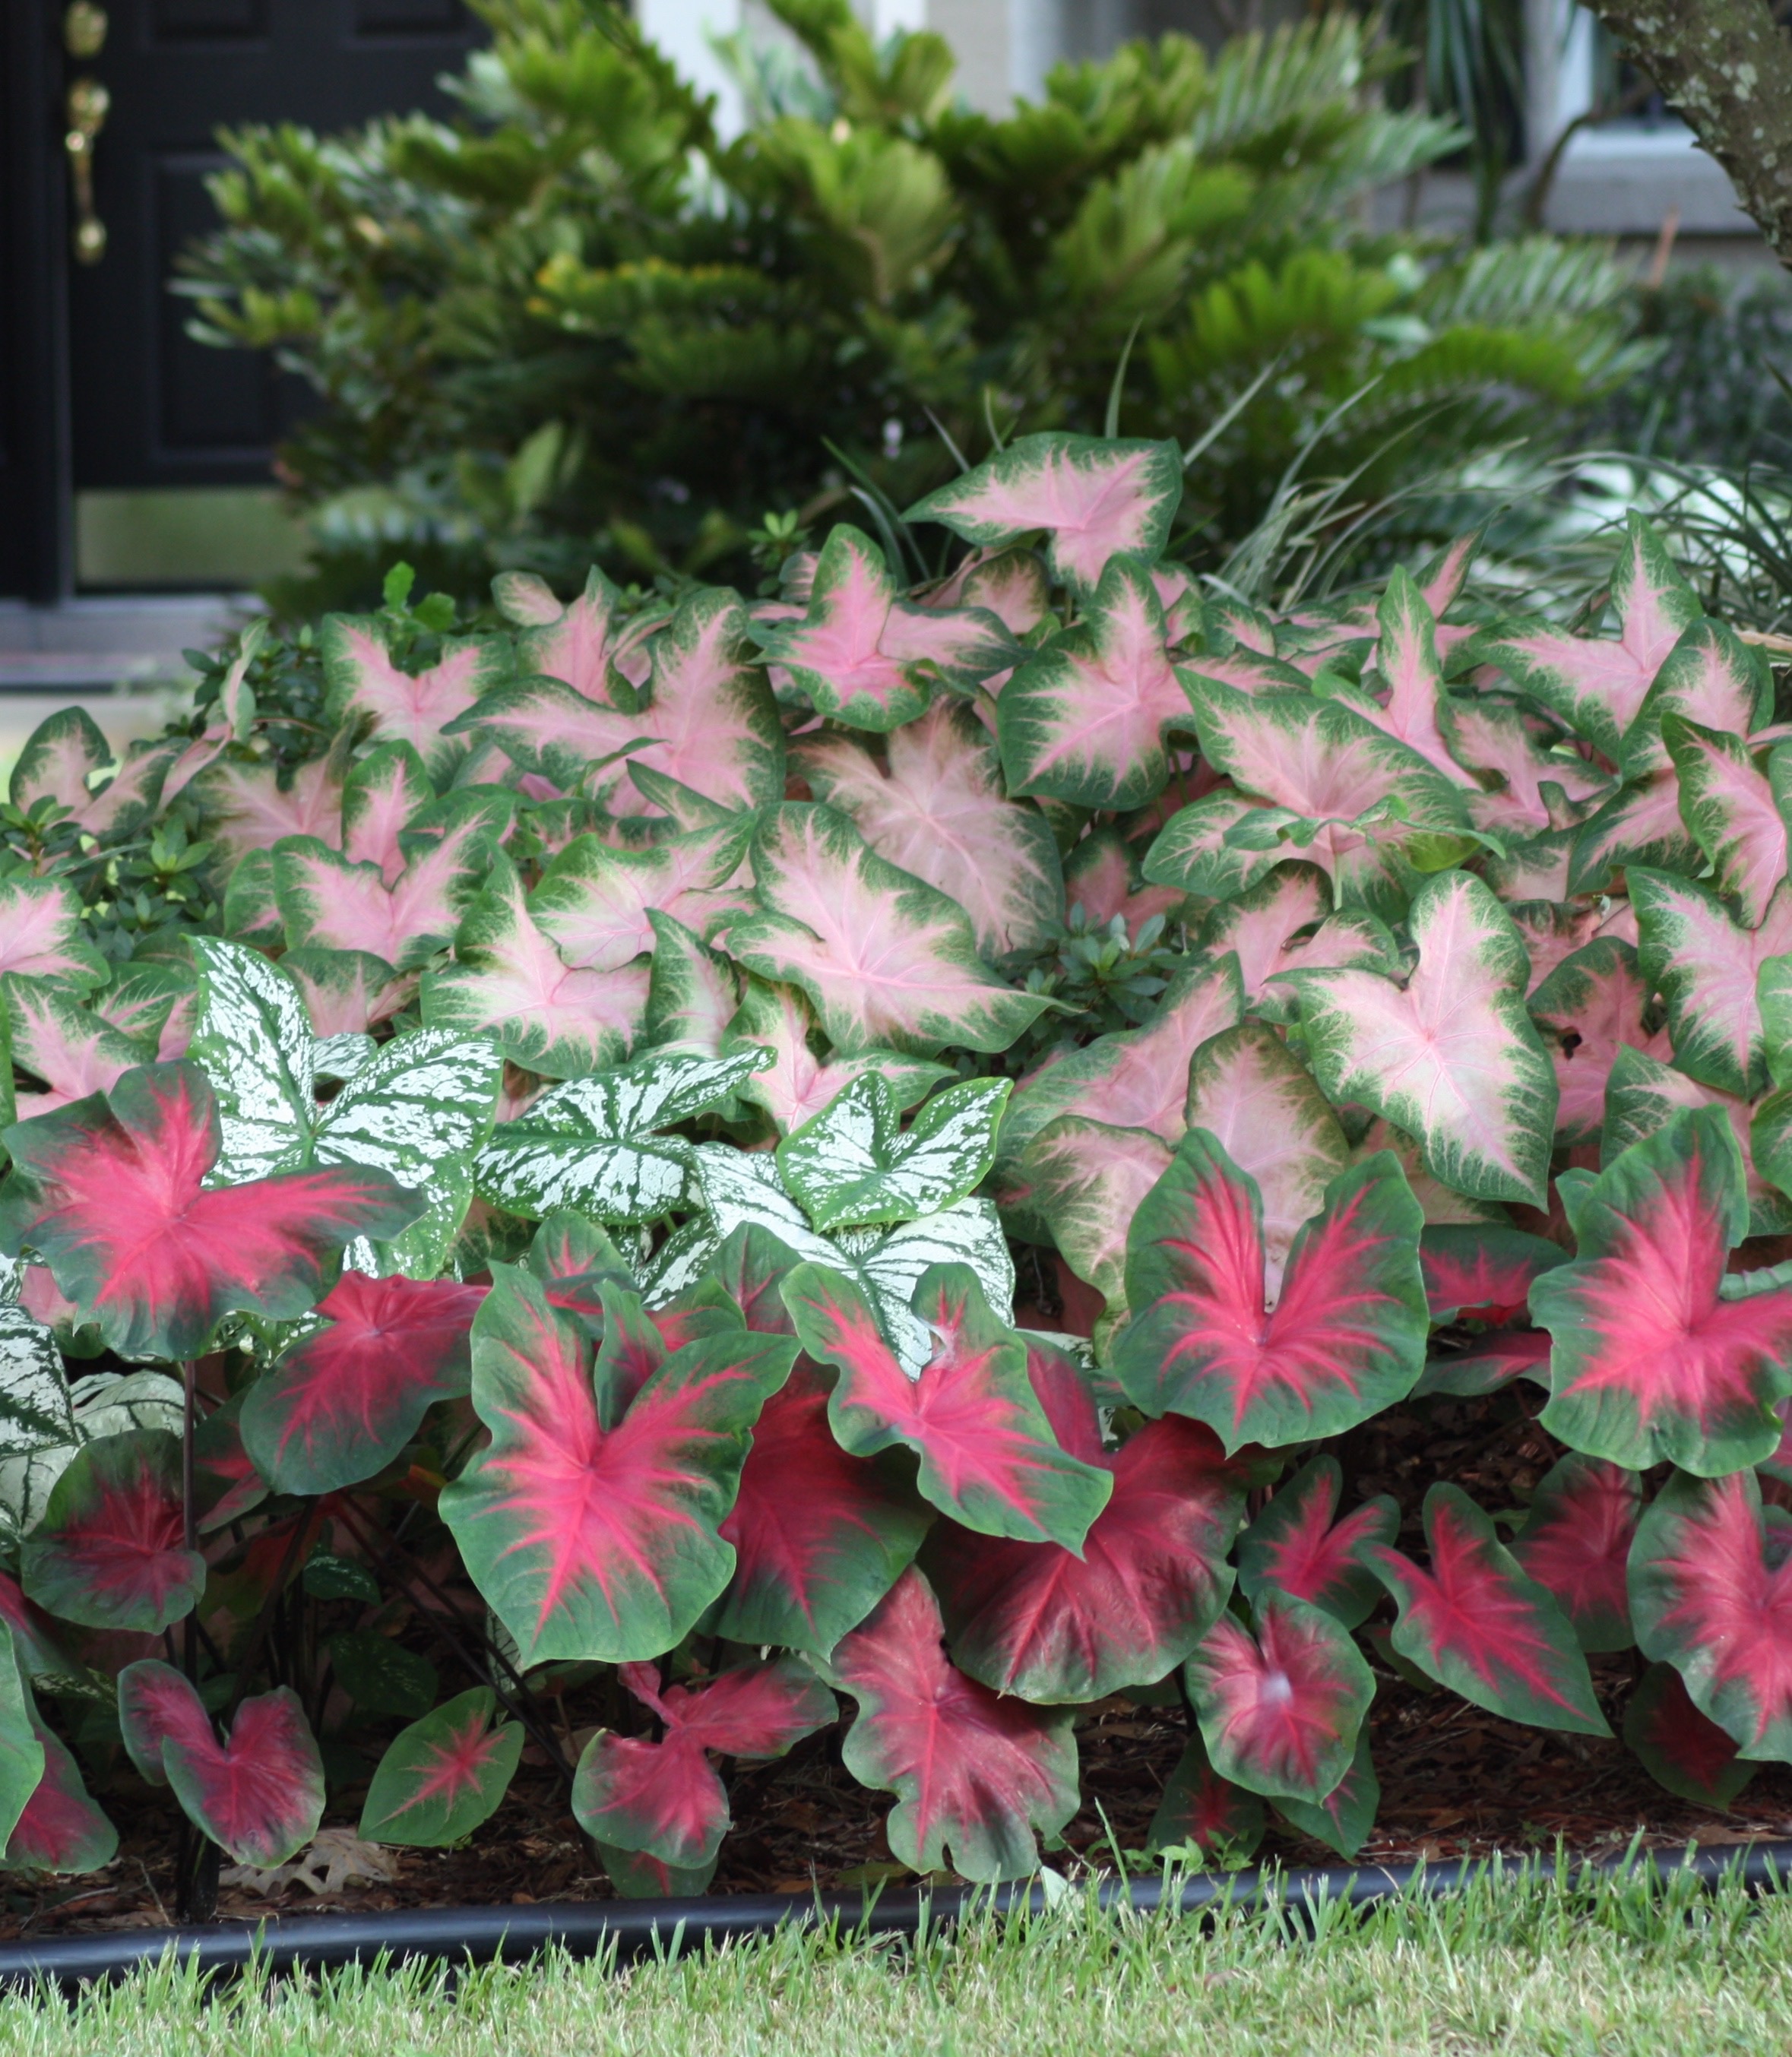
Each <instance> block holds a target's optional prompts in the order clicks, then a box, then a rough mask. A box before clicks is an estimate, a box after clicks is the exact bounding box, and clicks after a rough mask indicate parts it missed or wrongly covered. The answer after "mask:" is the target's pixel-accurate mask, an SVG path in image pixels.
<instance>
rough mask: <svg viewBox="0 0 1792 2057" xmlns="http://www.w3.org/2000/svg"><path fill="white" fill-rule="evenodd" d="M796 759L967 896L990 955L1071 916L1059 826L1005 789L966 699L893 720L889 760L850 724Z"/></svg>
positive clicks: (980, 944) (1022, 945)
mask: <svg viewBox="0 0 1792 2057" xmlns="http://www.w3.org/2000/svg"><path fill="white" fill-rule="evenodd" d="M792 759H793V762H794V763H795V765H796V767H797V768H798V769H799V771H801V772H802V774H803V777H804V778H806V779H807V780H808V782H809V785H810V787H811V791H813V792H814V794H815V797H816V799H819V800H823V801H825V802H826V803H827V804H828V805H829V806H830V807H836V808H838V809H839V811H840V812H841V813H842V814H846V815H848V816H850V818H851V819H852V821H853V822H854V826H856V827H857V828H858V832H859V834H861V835H862V836H863V837H864V838H865V840H866V842H868V843H869V844H870V846H871V848H872V849H873V850H875V851H876V852H877V853H878V856H880V857H882V858H886V859H887V860H888V862H890V863H891V864H894V865H895V866H898V867H899V868H900V869H901V870H904V871H907V872H911V873H912V874H914V877H916V878H919V879H922V880H924V881H925V882H926V884H928V885H929V886H937V887H938V890H940V891H941V892H942V893H944V894H947V895H948V896H949V897H950V898H952V899H954V900H956V901H957V902H958V904H959V906H961V907H962V908H963V909H964V910H965V914H967V915H968V916H969V918H970V923H971V927H972V929H973V931H974V933H975V934H976V937H977V948H978V949H980V950H981V951H982V952H984V953H985V954H986V955H987V956H989V957H992V958H999V957H1005V956H1006V955H1007V954H1008V953H1009V952H1010V951H1013V950H1021V949H1033V948H1034V947H1036V946H1037V945H1039V944H1041V943H1042V942H1044V941H1045V939H1046V937H1048V936H1049V935H1050V934H1051V933H1053V930H1054V929H1056V927H1057V924H1058V923H1059V922H1060V921H1061V920H1062V919H1063V916H1064V882H1063V878H1062V875H1061V868H1060V866H1059V862H1058V850H1057V842H1055V841H1054V839H1053V835H1052V831H1051V827H1050V825H1049V823H1048V822H1047V821H1046V820H1045V816H1044V815H1043V814H1040V813H1039V812H1038V811H1037V809H1035V808H1033V807H1025V806H1023V805H1021V804H1020V803H1017V802H1015V801H1013V800H1010V799H1007V798H1006V797H1005V795H1004V792H1003V790H1002V783H1001V766H1000V764H999V763H998V761H997V756H996V752H995V748H994V746H993V744H992V743H990V742H989V739H987V738H986V737H985V736H983V735H982V734H981V731H980V730H979V729H978V728H977V723H976V720H975V718H974V717H973V715H971V714H970V713H969V711H967V710H966V709H965V708H964V707H959V706H956V705H954V704H951V703H950V702H944V701H942V703H941V704H939V705H938V706H936V707H930V709H929V710H928V711H927V712H926V714H924V715H922V716H921V718H920V719H918V721H913V722H910V723H907V724H906V726H905V727H902V728H898V729H896V730H894V731H892V732H891V734H890V739H889V741H888V743H887V745H886V761H885V763H883V764H882V766H880V765H879V764H878V763H877V762H876V761H875V759H873V758H872V757H871V756H870V754H869V753H868V752H867V751H865V750H863V749H862V748H861V747H859V746H858V744H857V743H853V742H851V741H850V740H849V739H847V738H846V737H845V736H842V735H823V736H818V737H816V738H815V739H812V740H808V741H805V742H803V743H799V744H798V745H797V747H796V748H795V751H793V753H792Z"/></svg>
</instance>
